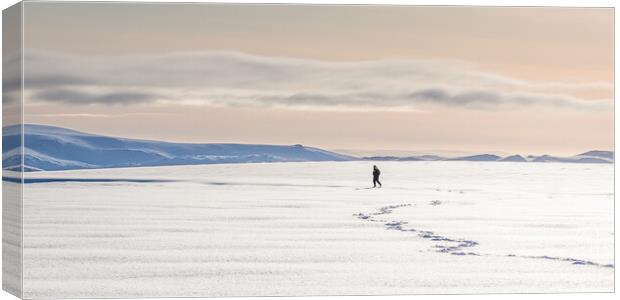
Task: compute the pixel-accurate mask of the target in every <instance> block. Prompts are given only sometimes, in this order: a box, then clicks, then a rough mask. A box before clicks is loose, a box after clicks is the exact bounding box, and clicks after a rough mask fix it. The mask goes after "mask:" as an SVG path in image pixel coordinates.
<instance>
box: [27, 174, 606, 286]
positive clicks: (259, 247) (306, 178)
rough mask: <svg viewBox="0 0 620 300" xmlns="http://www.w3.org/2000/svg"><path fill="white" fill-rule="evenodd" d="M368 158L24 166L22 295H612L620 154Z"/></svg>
mask: <svg viewBox="0 0 620 300" xmlns="http://www.w3.org/2000/svg"><path fill="white" fill-rule="evenodd" d="M372 164H373V162H304V163H260V164H228V165H195V166H172V167H143V168H123V169H99V170H72V171H56V172H34V173H27V174H25V176H26V180H32V179H35V178H47V179H50V178H55V179H56V181H50V182H40V183H30V184H26V185H25V188H24V220H23V222H24V232H23V234H24V247H25V249H24V297H26V298H60V297H79V298H86V297H127V298H131V297H156V296H164V297H182V296H254V295H270V296H274V295H362V294H363V295H377V294H384V295H385V294H416V293H441V294H454V293H512V292H519V293H539V292H611V291H613V288H614V287H613V286H614V277H613V276H614V268H615V265H614V252H613V247H614V228H613V221H614V210H613V205H614V190H613V165H606V164H591V165H590V164H588V165H584V164H570V163H554V164H545V163H528V164H523V163H509V162H507V163H488V162H380V163H376V164H378V165H379V167H380V168H381V171H382V176H381V181H382V182H383V184H384V187H383V188H381V189H370V188H369V187H370V186H371V182H372V177H371V172H372ZM75 179H80V180H82V181H74V180H75ZM110 179H114V180H117V181H111V180H110ZM87 180H90V181H87ZM123 180H126V181H123Z"/></svg>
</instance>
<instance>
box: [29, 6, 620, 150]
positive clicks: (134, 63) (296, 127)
mask: <svg viewBox="0 0 620 300" xmlns="http://www.w3.org/2000/svg"><path fill="white" fill-rule="evenodd" d="M24 16H25V30H24V38H25V46H26V53H25V85H26V89H25V93H24V99H25V101H26V103H27V107H26V112H25V113H26V114H25V121H26V122H28V123H39V124H51V125H58V126H64V127H70V128H74V129H77V130H82V131H87V132H94V133H101V134H110V135H116V136H124V137H134V138H148V139H158V140H169V141H185V142H239V143H265V144H297V143H301V144H305V145H312V146H317V147H322V148H327V149H351V150H360V151H371V150H405V151H412V152H413V151H427V150H429V151H430V150H454V151H465V152H488V151H504V152H508V153H516V152H519V153H523V154H542V153H553V154H576V153H577V152H582V151H585V150H590V149H611V148H612V145H613V10H612V9H585V8H485V7H413V6H308V5H263V6H258V5H216V4H211V5H209V4H127V3H99V4H94V3H89V4H76V3H37V2H30V3H26V4H25V10H24ZM385 152H389V151H385Z"/></svg>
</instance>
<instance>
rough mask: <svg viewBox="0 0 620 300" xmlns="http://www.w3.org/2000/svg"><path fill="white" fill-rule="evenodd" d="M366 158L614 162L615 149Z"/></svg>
mask: <svg viewBox="0 0 620 300" xmlns="http://www.w3.org/2000/svg"><path fill="white" fill-rule="evenodd" d="M429 157H430V158H429ZM362 159H364V160H376V161H437V160H442V161H488V162H567V163H600V164H611V163H614V152H613V151H601V150H593V151H588V152H584V153H581V154H578V155H575V156H571V157H558V156H551V155H546V154H545V155H540V156H535V155H529V156H527V158H526V157H523V156H521V155H519V154H515V155H510V156H506V157H501V156H498V155H495V154H478V155H470V156H462V157H454V158H450V157H439V156H435V155H420V156H408V157H395V156H371V157H363V158H362Z"/></svg>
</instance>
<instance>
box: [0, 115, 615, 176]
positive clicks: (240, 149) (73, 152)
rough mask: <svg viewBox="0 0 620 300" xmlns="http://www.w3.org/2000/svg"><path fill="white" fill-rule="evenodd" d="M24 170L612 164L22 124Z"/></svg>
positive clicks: (582, 157) (6, 132)
mask: <svg viewBox="0 0 620 300" xmlns="http://www.w3.org/2000/svg"><path fill="white" fill-rule="evenodd" d="M20 129H21V126H7V127H4V128H2V140H3V149H2V150H3V155H2V164H3V169H8V170H11V169H15V170H18V169H19V166H20V164H21V158H22V157H21V155H20V153H19V145H20V141H21V135H20ZM24 141H25V145H24V148H23V149H24V155H23V159H24V170H25V171H55V170H72V169H94V168H118V167H143V166H167V165H199V164H223V163H261V162H308V161H355V160H368V161H476V162H545V163H548V162H570V163H613V162H614V153H613V152H612V151H601V150H593V151H588V152H584V153H581V154H578V155H576V156H572V157H556V156H550V155H541V156H527V157H523V156H521V155H510V156H506V157H500V156H498V155H494V154H479V155H471V156H463V157H453V158H449V157H441V156H437V155H417V156H405V157H398V156H372V157H362V158H358V157H354V156H350V155H344V154H340V153H336V152H332V151H327V150H322V149H319V148H313V147H307V146H303V145H299V144H297V145H257V144H233V143H211V144H191V143H169V142H161V141H150V140H138V139H126V138H118V137H108V136H102V135H96V134H89V133H83V132H79V131H75V130H71V129H66V128H61V127H54V126H44V125H31V124H26V125H24Z"/></svg>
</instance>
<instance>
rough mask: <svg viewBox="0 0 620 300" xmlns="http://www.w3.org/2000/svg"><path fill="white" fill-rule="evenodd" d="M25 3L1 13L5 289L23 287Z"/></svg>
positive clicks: (18, 292) (17, 291) (15, 292)
mask: <svg viewBox="0 0 620 300" xmlns="http://www.w3.org/2000/svg"><path fill="white" fill-rule="evenodd" d="M22 60H23V51H22V3H21V2H20V3H18V4H15V5H13V6H11V7H9V8H7V9H5V10H4V11H3V12H2V63H3V68H2V126H3V127H2V289H3V290H5V291H7V292H9V293H11V294H13V295H15V296H17V297H22V296H23V293H22V292H23V288H22V287H23V284H22V274H23V269H22V245H23V243H22V230H23V228H22V182H23V180H22V178H23V125H22V124H23V122H22V118H23V114H22V112H23V97H22V90H23V89H22V84H23V80H22V78H23V74H22Z"/></svg>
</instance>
